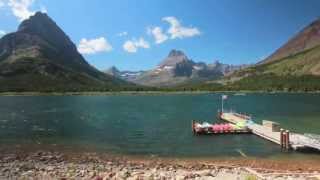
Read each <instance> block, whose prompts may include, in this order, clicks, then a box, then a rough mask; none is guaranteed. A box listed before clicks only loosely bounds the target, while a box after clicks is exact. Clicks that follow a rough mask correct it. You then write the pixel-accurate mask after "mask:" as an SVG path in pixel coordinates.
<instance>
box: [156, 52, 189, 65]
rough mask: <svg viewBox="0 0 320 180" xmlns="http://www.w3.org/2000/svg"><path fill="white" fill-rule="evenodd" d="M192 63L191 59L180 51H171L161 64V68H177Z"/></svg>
mask: <svg viewBox="0 0 320 180" xmlns="http://www.w3.org/2000/svg"><path fill="white" fill-rule="evenodd" d="M188 61H191V60H189V58H188V57H187V56H186V55H185V54H184V53H183V52H182V51H180V50H175V49H173V50H171V51H170V53H169V55H168V57H167V58H165V59H164V60H163V61H162V62H161V63H160V64H159V67H164V66H175V65H177V64H178V63H182V62H188Z"/></svg>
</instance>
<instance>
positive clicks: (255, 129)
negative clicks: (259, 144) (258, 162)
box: [248, 123, 281, 145]
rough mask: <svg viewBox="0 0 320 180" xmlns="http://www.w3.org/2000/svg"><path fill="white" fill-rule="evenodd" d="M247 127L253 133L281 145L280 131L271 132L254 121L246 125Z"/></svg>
mask: <svg viewBox="0 0 320 180" xmlns="http://www.w3.org/2000/svg"><path fill="white" fill-rule="evenodd" d="M248 128H249V129H251V131H252V133H253V134H255V135H257V136H260V137H262V138H264V139H267V140H269V141H272V142H274V143H276V144H279V145H281V140H280V137H281V134H280V132H272V131H271V130H270V129H267V128H265V127H263V126H262V125H260V124H256V123H254V124H251V125H248Z"/></svg>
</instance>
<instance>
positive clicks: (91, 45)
mask: <svg viewBox="0 0 320 180" xmlns="http://www.w3.org/2000/svg"><path fill="white" fill-rule="evenodd" d="M111 50H112V46H111V45H110V43H109V42H108V40H106V39H105V38H104V37H100V38H97V39H86V38H82V39H81V40H80V44H79V45H78V51H79V52H80V53H81V54H96V53H99V52H109V51H111Z"/></svg>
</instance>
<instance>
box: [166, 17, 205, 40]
mask: <svg viewBox="0 0 320 180" xmlns="http://www.w3.org/2000/svg"><path fill="white" fill-rule="evenodd" d="M162 20H163V21H166V22H168V23H169V24H170V28H169V29H168V31H167V32H168V34H170V35H171V37H170V38H171V39H176V38H180V39H182V38H185V37H193V36H197V35H200V31H199V29H198V28H196V27H184V26H182V25H181V23H180V22H179V20H178V19H177V18H175V17H173V16H170V17H164V18H162Z"/></svg>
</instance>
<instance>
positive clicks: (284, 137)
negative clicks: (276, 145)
mask: <svg viewBox="0 0 320 180" xmlns="http://www.w3.org/2000/svg"><path fill="white" fill-rule="evenodd" d="M282 139H283V148H284V149H287V147H286V145H287V134H286V132H283V133H282Z"/></svg>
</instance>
